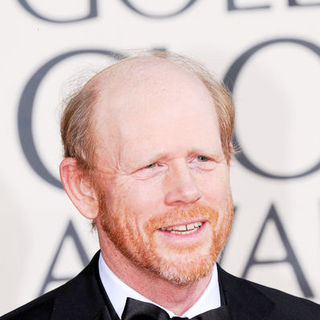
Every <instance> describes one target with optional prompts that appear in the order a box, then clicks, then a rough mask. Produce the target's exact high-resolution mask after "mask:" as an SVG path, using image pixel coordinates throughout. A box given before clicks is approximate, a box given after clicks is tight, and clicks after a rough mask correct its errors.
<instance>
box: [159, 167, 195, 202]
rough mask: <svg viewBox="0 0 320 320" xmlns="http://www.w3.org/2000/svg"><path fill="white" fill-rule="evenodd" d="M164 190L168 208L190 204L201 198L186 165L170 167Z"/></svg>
mask: <svg viewBox="0 0 320 320" xmlns="http://www.w3.org/2000/svg"><path fill="white" fill-rule="evenodd" d="M165 189H166V192H165V204H166V205H168V206H177V205H186V204H192V203H194V202H196V201H198V200H199V199H200V198H201V192H200V190H199V188H198V187H197V185H196V183H195V180H194V177H193V176H192V172H190V168H189V167H188V166H187V164H186V163H183V164H182V163H179V164H175V165H173V166H172V167H170V170H169V172H168V176H167V179H166V186H165Z"/></svg>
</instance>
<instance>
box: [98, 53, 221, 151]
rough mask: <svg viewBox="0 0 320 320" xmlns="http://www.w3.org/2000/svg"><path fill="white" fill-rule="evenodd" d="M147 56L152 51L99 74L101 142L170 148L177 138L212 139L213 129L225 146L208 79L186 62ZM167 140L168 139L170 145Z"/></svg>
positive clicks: (186, 140) (187, 140)
mask: <svg viewBox="0 0 320 320" xmlns="http://www.w3.org/2000/svg"><path fill="white" fill-rule="evenodd" d="M146 58H151V57H145V58H144V59H142V60H138V61H131V63H130V62H125V63H123V64H122V65H121V63H120V64H119V65H118V66H116V67H112V68H111V69H110V70H109V72H108V73H107V74H105V75H103V74H102V76H101V77H100V79H98V81H97V85H98V86H99V97H98V101H97V103H96V104H95V107H94V116H93V117H94V123H95V125H94V127H95V128H94V130H95V136H96V139H97V140H98V142H100V143H98V145H99V147H101V148H103V146H104V145H106V144H108V145H109V146H110V149H112V148H113V149H115V148H118V149H119V148H120V149H121V148H122V149H123V148H125V146H126V147H128V148H134V149H137V146H139V148H144V149H146V148H147V149H148V148H155V147H157V148H159V149H161V148H162V149H170V147H171V145H172V148H174V144H175V143H177V144H180V145H182V144H186V147H187V144H189V147H190V148H191V147H193V145H192V146H191V144H198V146H195V147H199V146H200V145H201V144H205V143H207V142H208V139H207V138H208V136H209V135H210V137H211V141H212V142H213V144H214V143H215V144H216V145H217V146H218V147H220V139H219V129H218V123H217V116H216V112H215V107H214V103H213V100H212V98H211V96H210V93H209V92H208V90H207V88H206V87H205V85H204V84H203V83H202V82H201V81H200V80H199V79H198V77H197V76H195V75H194V74H192V73H191V72H189V71H187V70H185V69H184V68H182V67H181V66H177V65H175V64H173V63H170V62H168V61H163V59H161V60H160V59H158V58H151V59H146ZM163 140H168V141H166V144H165V145H162V142H163ZM193 140H194V141H193ZM200 147H201V146H200ZM166 151H167V150H160V152H166Z"/></svg>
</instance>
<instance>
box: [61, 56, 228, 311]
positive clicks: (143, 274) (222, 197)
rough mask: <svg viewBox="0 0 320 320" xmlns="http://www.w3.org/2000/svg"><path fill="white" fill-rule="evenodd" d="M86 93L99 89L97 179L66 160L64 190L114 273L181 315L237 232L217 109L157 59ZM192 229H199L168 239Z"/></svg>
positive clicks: (187, 78) (179, 71) (188, 79)
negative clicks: (91, 224)
mask: <svg viewBox="0 0 320 320" xmlns="http://www.w3.org/2000/svg"><path fill="white" fill-rule="evenodd" d="M87 85H88V86H95V87H97V88H99V97H98V100H97V102H96V104H95V106H94V115H93V120H94V124H95V125H94V133H93V134H94V136H95V139H96V154H95V170H94V173H93V175H92V176H88V175H87V174H85V173H83V172H82V171H81V170H80V169H79V167H78V166H77V163H76V161H75V159H71V158H67V159H65V160H63V162H62V163H61V166H60V174H61V179H62V182H63V185H64V187H65V189H66V191H67V193H68V195H69V197H70V199H71V200H72V201H73V203H74V204H75V206H76V207H77V208H78V210H79V211H80V212H81V213H82V214H83V215H84V216H86V217H87V218H88V219H96V223H97V230H98V236H99V241H100V247H101V251H102V256H103V258H104V260H105V262H106V263H107V264H108V266H109V267H110V268H111V270H112V271H113V272H114V273H115V274H116V275H117V276H118V277H119V278H120V279H121V280H122V281H124V282H125V283H126V284H128V285H129V286H131V287H132V288H134V289H135V290H136V291H138V292H140V293H141V294H142V295H144V296H146V297H147V298H149V299H150V300H152V301H154V302H156V303H158V304H160V305H162V306H164V307H165V308H167V309H169V310H171V311H173V312H174V313H175V314H177V315H181V314H183V313H184V312H185V311H186V310H188V309H189V308H190V307H191V306H192V305H193V304H194V303H195V302H196V301H197V300H198V298H199V297H200V296H201V294H202V293H203V291H204V290H205V288H206V287H207V285H208V283H209V281H210V278H211V270H212V266H213V264H214V263H215V261H216V259H217V257H218V255H219V253H220V251H221V250H222V248H223V246H224V244H225V242H226V240H227V237H228V234H229V232H230V229H231V223H232V216H233V213H232V199H231V191H230V183H229V164H228V163H227V161H226V159H225V157H224V154H223V150H222V146H221V142H220V133H219V126H218V121H217V115H216V112H215V107H214V102H213V101H212V98H211V96H210V94H209V92H208V90H207V89H206V87H205V86H204V85H203V84H202V82H201V81H200V80H199V79H198V78H197V77H196V76H195V75H193V74H191V73H190V72H188V71H186V70H184V69H183V68H182V67H180V66H177V65H175V64H173V63H171V62H168V61H164V60H161V59H159V58H156V57H140V58H133V59H129V60H126V61H124V62H121V63H118V64H116V65H115V66H113V67H111V68H108V69H106V70H105V71H103V72H101V73H100V74H98V75H97V76H96V77H95V78H93V79H92V80H91V81H90V82H89V83H88V84H87ZM190 222H201V223H202V225H201V228H200V229H199V230H197V231H196V232H194V233H192V234H172V233H169V232H167V231H164V230H163V228H165V227H167V228H168V227H172V226H180V225H185V224H188V223H190ZM161 228H162V229H161ZM154 288H157V290H154Z"/></svg>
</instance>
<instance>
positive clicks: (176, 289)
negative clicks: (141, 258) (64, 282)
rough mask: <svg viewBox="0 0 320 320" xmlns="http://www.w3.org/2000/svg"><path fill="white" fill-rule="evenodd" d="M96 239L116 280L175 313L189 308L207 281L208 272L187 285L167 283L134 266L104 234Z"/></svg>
mask: <svg viewBox="0 0 320 320" xmlns="http://www.w3.org/2000/svg"><path fill="white" fill-rule="evenodd" d="M99 239H100V247H101V252H102V257H103V259H104V261H105V262H106V264H107V265H108V267H109V268H110V269H111V271H112V272H113V273H114V274H115V275H116V276H117V277H118V278H119V279H121V280H122V281H123V282H124V283H125V284H127V285H128V286H129V287H131V288H132V289H134V290H135V291H137V292H139V293H140V294H141V295H143V296H144V297H146V298H148V299H149V300H151V301H153V302H155V303H156V304H158V305H160V306H162V307H164V308H166V309H168V310H170V311H172V312H173V313H175V314H176V315H182V314H184V313H185V312H186V311H187V310H188V309H189V308H191V307H192V306H193V305H194V304H195V302H196V301H197V300H198V299H199V298H200V296H201V295H202V293H203V292H204V290H205V289H206V288H207V286H208V284H209V282H210V279H211V274H209V275H208V276H206V277H204V278H201V279H199V280H197V281H195V282H193V283H191V284H188V285H177V284H175V283H172V282H169V281H167V280H165V279H162V278H160V277H159V276H157V275H155V274H154V273H153V272H151V271H148V270H144V269H141V268H139V267H137V266H135V265H134V264H133V263H132V262H131V261H129V260H128V259H127V258H126V257H125V256H123V255H122V254H121V253H120V252H119V251H118V250H117V249H116V248H115V246H114V244H113V243H112V242H111V241H110V240H109V238H108V237H107V236H106V235H103V236H102V237H99ZM119 266H121V267H119ZM155 288H156V290H155Z"/></svg>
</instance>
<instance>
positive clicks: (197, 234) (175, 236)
mask: <svg viewBox="0 0 320 320" xmlns="http://www.w3.org/2000/svg"><path fill="white" fill-rule="evenodd" d="M195 222H202V225H201V227H200V228H199V229H198V230H196V231H195V232H192V233H187V234H182V233H179V234H178V233H170V232H168V231H165V230H161V229H158V230H157V232H159V233H160V234H161V235H162V236H164V237H166V238H167V239H170V240H180V241H181V240H189V241H190V240H192V239H194V238H199V237H200V236H201V235H202V234H203V233H204V232H205V230H206V229H207V225H208V222H207V221H205V220H193V221H192V222H183V223H181V224H180V223H179V224H174V225H172V226H181V225H185V224H189V223H195ZM170 227H171V226H170ZM170 227H165V228H170Z"/></svg>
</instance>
